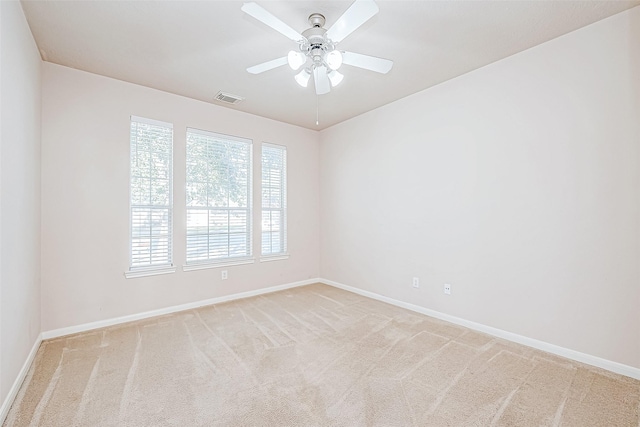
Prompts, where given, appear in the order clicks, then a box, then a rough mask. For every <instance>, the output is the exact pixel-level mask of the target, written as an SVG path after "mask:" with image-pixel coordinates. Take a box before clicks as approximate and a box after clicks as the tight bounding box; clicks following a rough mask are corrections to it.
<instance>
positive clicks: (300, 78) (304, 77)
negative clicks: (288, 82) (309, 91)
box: [294, 68, 311, 87]
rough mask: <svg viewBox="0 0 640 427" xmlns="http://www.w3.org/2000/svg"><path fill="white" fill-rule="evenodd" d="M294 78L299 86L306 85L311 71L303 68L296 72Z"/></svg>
mask: <svg viewBox="0 0 640 427" xmlns="http://www.w3.org/2000/svg"><path fill="white" fill-rule="evenodd" d="M294 78H295V79H296V82H298V84H299V85H300V86H302V87H307V85H308V84H309V79H310V78H311V73H309V71H307V69H306V68H305V69H304V70H302V71H300V72H299V73H298V74H296V76H295V77H294Z"/></svg>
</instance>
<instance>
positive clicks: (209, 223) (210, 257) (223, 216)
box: [186, 129, 252, 264]
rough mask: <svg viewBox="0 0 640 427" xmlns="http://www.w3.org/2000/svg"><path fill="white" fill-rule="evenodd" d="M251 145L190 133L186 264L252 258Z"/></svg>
mask: <svg viewBox="0 0 640 427" xmlns="http://www.w3.org/2000/svg"><path fill="white" fill-rule="evenodd" d="M251 149H252V143H251V140H248V139H244V138H237V137H233V136H227V135H219V134H215V133H212V132H207V131H202V130H198V129H187V182H186V184H187V264H202V263H209V264H211V263H233V262H243V261H244V262H248V261H250V257H251V191H252V188H251Z"/></svg>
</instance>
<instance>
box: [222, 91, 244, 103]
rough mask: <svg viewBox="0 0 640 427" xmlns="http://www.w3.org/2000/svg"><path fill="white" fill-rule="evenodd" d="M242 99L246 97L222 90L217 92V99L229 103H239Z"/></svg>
mask: <svg viewBox="0 0 640 427" xmlns="http://www.w3.org/2000/svg"><path fill="white" fill-rule="evenodd" d="M242 100H244V98H243V97H241V96H238V95H232V94H230V93H226V92H222V91H220V92H218V93H217V94H216V101H220V102H226V103H227V104H237V103H239V102H240V101H242Z"/></svg>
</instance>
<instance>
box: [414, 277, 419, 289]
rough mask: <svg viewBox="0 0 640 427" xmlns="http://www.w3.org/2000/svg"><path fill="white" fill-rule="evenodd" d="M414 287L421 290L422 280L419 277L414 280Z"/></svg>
mask: <svg viewBox="0 0 640 427" xmlns="http://www.w3.org/2000/svg"><path fill="white" fill-rule="evenodd" d="M413 287H414V288H419V287H420V279H418V278H417V277H414V278H413Z"/></svg>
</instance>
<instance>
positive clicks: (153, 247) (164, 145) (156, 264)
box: [127, 116, 173, 277]
mask: <svg viewBox="0 0 640 427" xmlns="http://www.w3.org/2000/svg"><path fill="white" fill-rule="evenodd" d="M130 143H131V153H130V159H131V164H130V182H129V195H130V221H131V222H130V232H131V236H130V237H131V239H130V246H131V247H130V262H129V267H130V268H129V270H130V271H134V270H153V269H161V268H162V267H171V266H172V253H171V252H172V244H173V242H172V239H173V236H172V230H173V227H172V216H173V194H172V193H173V192H172V190H173V176H172V175H173V164H172V163H173V125H171V124H170V123H164V122H158V121H155V120H150V119H144V118H140V117H134V116H131V133H130ZM164 272H169V271H164ZM127 277H135V275H132V276H129V275H128V276H127Z"/></svg>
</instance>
